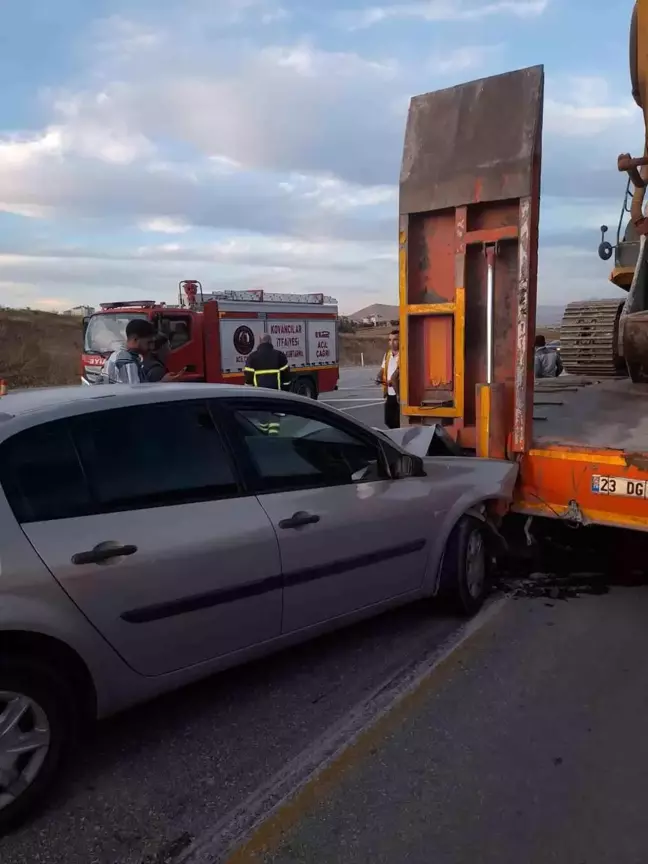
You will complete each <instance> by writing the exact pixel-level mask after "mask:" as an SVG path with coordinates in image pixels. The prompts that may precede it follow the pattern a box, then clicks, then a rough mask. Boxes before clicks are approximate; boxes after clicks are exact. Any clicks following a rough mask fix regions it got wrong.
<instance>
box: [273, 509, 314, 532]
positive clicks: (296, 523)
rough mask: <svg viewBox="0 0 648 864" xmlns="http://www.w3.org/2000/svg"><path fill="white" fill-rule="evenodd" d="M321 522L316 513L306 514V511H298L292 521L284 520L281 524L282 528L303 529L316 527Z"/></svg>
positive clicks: (291, 518)
mask: <svg viewBox="0 0 648 864" xmlns="http://www.w3.org/2000/svg"><path fill="white" fill-rule="evenodd" d="M319 521H320V517H319V516H317V515H316V514H315V513H306V512H305V511H304V510H298V511H297V513H293V515H292V516H291V517H290V519H282V520H281V522H280V523H279V527H280V528H301V526H302V525H314V524H315V523H316V522H319Z"/></svg>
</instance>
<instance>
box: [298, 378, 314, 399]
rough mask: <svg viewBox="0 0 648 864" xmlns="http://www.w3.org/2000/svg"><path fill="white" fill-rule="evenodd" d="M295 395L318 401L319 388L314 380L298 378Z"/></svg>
mask: <svg viewBox="0 0 648 864" xmlns="http://www.w3.org/2000/svg"><path fill="white" fill-rule="evenodd" d="M293 393H296V394H297V395H298V396H304V397H305V398H306V399H317V387H316V386H315V382H314V381H313V379H312V378H305V377H304V378H298V379H297V380H296V381H295V383H294V385H293Z"/></svg>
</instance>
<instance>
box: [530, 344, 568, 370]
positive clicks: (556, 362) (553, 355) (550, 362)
mask: <svg viewBox="0 0 648 864" xmlns="http://www.w3.org/2000/svg"><path fill="white" fill-rule="evenodd" d="M533 371H534V372H535V377H536V378H557V377H558V376H559V375H560V374H561V373H562V371H563V364H562V358H561V357H560V351H558V350H557V349H556V348H553V347H549V346H548V345H547V340H546V339H545V337H544V336H543V335H542V334H541V333H539V334H538V335H537V336H536V338H535V361H534V370H533Z"/></svg>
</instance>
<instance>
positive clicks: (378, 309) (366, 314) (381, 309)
mask: <svg viewBox="0 0 648 864" xmlns="http://www.w3.org/2000/svg"><path fill="white" fill-rule="evenodd" d="M374 315H375V316H376V318H380V319H381V320H383V321H394V320H396V319H397V318H398V315H399V312H398V306H388V305H387V304H386V303H372V304H371V306H365V307H364V309H358V311H357V312H354V313H353V314H352V315H349V318H351V320H352V321H362V319H363V318H372V317H373V316H374Z"/></svg>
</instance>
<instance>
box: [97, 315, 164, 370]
mask: <svg viewBox="0 0 648 864" xmlns="http://www.w3.org/2000/svg"><path fill="white" fill-rule="evenodd" d="M154 338H155V328H154V327H153V325H152V324H151V322H150V321H147V320H146V319H144V318H134V319H133V320H132V321H129V322H128V324H127V325H126V345H125V346H124V347H123V348H118V349H117V350H116V351H113V353H112V354H111V355H110V357H109V358H108V359H107V360H106V362H105V363H104V365H103V368H102V370H101V376H100V379H99V380H100V381H101V383H102V384H142V383H143V382H144V381H145V380H146V378H145V377H144V368H143V364H142V357H146V356H148V354H149V352H150V350H151V346H152V343H153V340H154Z"/></svg>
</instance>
